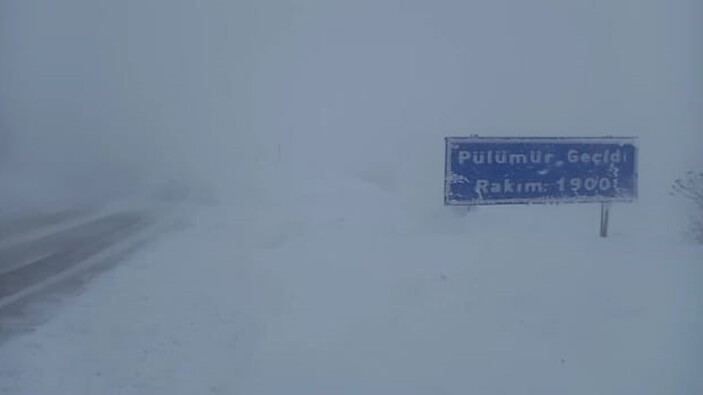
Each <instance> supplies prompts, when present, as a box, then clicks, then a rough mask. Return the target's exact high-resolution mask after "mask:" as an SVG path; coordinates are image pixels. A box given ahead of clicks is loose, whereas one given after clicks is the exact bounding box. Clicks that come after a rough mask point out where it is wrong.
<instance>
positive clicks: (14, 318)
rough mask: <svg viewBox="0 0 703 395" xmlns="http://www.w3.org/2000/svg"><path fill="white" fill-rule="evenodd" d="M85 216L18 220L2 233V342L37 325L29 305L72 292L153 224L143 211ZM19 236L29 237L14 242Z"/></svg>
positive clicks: (130, 248)
mask: <svg viewBox="0 0 703 395" xmlns="http://www.w3.org/2000/svg"><path fill="white" fill-rule="evenodd" d="M85 214H86V213H85V212H80V211H71V212H66V213H60V214H52V215H50V216H45V217H35V218H28V219H27V220H26V221H24V222H23V221H21V220H17V221H14V222H9V223H7V224H5V226H4V227H3V228H2V230H0V340H2V338H3V337H5V336H6V335H7V334H8V332H17V330H18V329H20V328H24V329H25V330H26V329H31V327H32V326H33V325H34V324H36V323H37V320H38V318H39V317H37V316H32V315H31V314H30V313H28V312H29V311H30V310H31V305H32V303H36V302H38V301H41V299H42V298H44V299H47V298H50V297H51V296H52V292H53V293H56V291H57V290H63V291H65V290H67V289H68V290H69V291H75V290H76V289H77V288H78V287H79V285H82V283H84V282H85V280H86V278H89V277H92V276H93V275H94V274H95V273H96V272H98V271H100V270H104V269H105V268H107V267H109V266H110V265H113V264H115V263H117V262H118V261H119V260H121V259H123V258H124V256H125V255H126V254H127V253H129V252H131V251H133V250H134V249H135V248H137V247H138V246H139V245H141V244H143V243H144V240H145V238H146V236H144V234H145V233H146V232H144V231H145V230H146V229H147V228H148V227H149V226H150V225H151V224H152V223H153V216H152V215H150V214H149V213H147V212H144V211H130V212H119V213H112V214H109V215H104V216H95V215H93V216H90V217H87V216H85ZM81 217H83V218H85V219H84V220H80V218H81ZM62 223H63V224H64V226H63V228H62V227H61V225H62ZM0 225H1V224H0ZM10 229H14V230H15V231H14V232H12V231H10ZM42 229H44V231H42ZM47 229H48V231H47ZM22 232H24V233H25V234H27V235H28V236H26V237H19V238H18V237H17V236H18V235H19V234H20V233H22ZM3 237H4V240H3ZM13 239H14V240H13ZM8 240H9V242H8ZM79 283H81V284H79Z"/></svg>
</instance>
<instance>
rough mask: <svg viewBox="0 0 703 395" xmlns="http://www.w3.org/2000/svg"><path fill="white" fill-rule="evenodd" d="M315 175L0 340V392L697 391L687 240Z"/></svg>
mask: <svg viewBox="0 0 703 395" xmlns="http://www.w3.org/2000/svg"><path fill="white" fill-rule="evenodd" d="M318 181H323V180H318ZM324 181H325V182H320V183H318V185H326V186H324V187H311V189H310V190H308V191H307V192H308V193H309V194H305V193H301V194H298V195H299V196H298V198H295V197H294V198H292V199H291V200H290V201H289V202H288V203H289V205H288V206H284V205H281V206H279V207H280V208H279V209H272V208H269V209H268V210H265V211H261V212H249V214H247V215H242V214H241V212H239V211H238V210H235V209H232V208H230V209H228V208H226V207H219V208H208V209H200V210H197V211H194V212H191V213H190V214H188V215H182V216H181V220H182V223H183V225H184V226H183V229H181V230H179V231H177V232H175V233H172V234H169V235H168V236H165V237H164V238H163V239H162V240H161V241H160V242H158V243H157V244H156V245H153V246H151V247H150V248H149V249H148V250H145V251H142V252H141V253H139V254H137V255H136V256H134V257H133V258H131V259H130V260H129V262H126V263H125V264H123V265H121V266H120V267H118V268H116V269H115V270H113V271H110V272H108V273H106V274H104V275H102V276H101V277H99V278H98V279H97V280H96V281H95V282H94V283H93V284H92V285H91V286H90V287H89V289H88V290H87V291H86V292H85V293H84V294H82V295H80V296H79V297H78V298H76V299H74V300H71V301H70V303H66V304H65V306H64V307H62V308H61V310H60V311H59V312H58V313H57V314H56V315H55V318H54V319H53V320H51V321H50V322H48V323H47V324H45V325H44V326H42V327H40V328H38V329H37V330H36V331H35V332H33V333H30V334H27V335H24V336H21V337H16V338H13V339H11V340H10V341H9V342H7V343H6V344H4V345H2V346H1V347H0V390H2V391H4V393H8V394H32V395H35V394H76V395H77V394H282V393H296V394H467V393H470V394H618V395H622V394H633V395H634V394H638V395H640V394H697V393H701V392H703V377H702V376H701V375H700V374H698V372H699V370H700V366H703V353H702V352H701V351H702V350H703V339H701V337H700V333H703V314H701V312H702V311H703V287H701V286H700V279H701V278H703V259H702V257H703V249H702V248H701V247H700V246H694V245H690V244H686V243H683V242H679V241H676V240H677V239H679V237H678V235H677V237H671V238H666V237H661V235H659V234H656V232H652V231H648V230H647V226H643V225H649V223H648V221H646V220H640V222H639V223H631V222H628V221H627V219H628V218H627V215H629V214H627V213H628V207H627V206H616V207H615V210H614V219H613V229H612V230H613V232H612V236H611V237H610V238H608V239H600V238H598V237H597V228H598V207H597V206H596V205H566V206H517V207H485V208H480V209H478V210H476V211H474V212H472V213H469V214H466V213H465V212H463V211H462V210H459V209H449V208H442V207H441V206H438V207H437V208H436V210H425V211H420V212H413V211H412V210H410V209H409V208H408V207H407V206H403V205H402V204H398V203H397V201H396V200H394V196H393V195H392V194H390V193H388V192H387V191H383V190H381V189H379V188H377V186H375V185H373V184H370V183H368V182H364V181H359V180H354V179H346V180H340V179H327V180H324ZM304 202H305V203H304ZM635 206H637V204H635ZM630 209H631V210H634V211H638V212H641V210H635V209H636V207H634V208H633V207H631V206H630ZM618 214H620V216H618ZM672 234H675V232H672Z"/></svg>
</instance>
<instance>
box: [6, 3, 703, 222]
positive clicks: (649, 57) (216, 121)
mask: <svg viewBox="0 0 703 395" xmlns="http://www.w3.org/2000/svg"><path fill="white" fill-rule="evenodd" d="M702 8H703V6H701V3H700V2H698V1H695V0H676V1H663V0H642V1H636V2H635V1H626V0H619V1H596V2H593V1H548V0H539V1H533V2H523V1H506V0H501V1H495V0H491V1H488V0H486V1H435V2H421V1H387V0H374V1H371V0H359V1H353V2H351V1H323V0H301V1H253V0H250V1H224V0H201V1H188V0H146V1H144V0H120V1H107V0H100V1H98V0H63V1H60V2H58V1H54V0H23V1H19V0H0V40H2V41H0V59H1V62H0V132H1V133H2V134H1V135H0V136H1V138H2V142H1V143H2V151H1V152H2V158H1V162H0V163H1V165H2V172H1V173H0V174H2V178H3V182H2V184H3V188H2V191H1V193H2V200H3V201H4V202H5V204H6V206H7V207H12V206H13V205H15V206H17V205H26V204H28V203H31V204H36V205H52V204H54V205H55V204H61V205H70V204H74V203H75V202H86V201H91V202H92V201H105V200H110V199H116V198H121V197H124V196H132V195H148V196H150V194H153V193H154V192H153V191H154V190H158V189H159V188H163V185H165V184H168V183H174V182H175V183H177V184H178V185H188V186H189V187H190V188H193V189H196V190H198V191H207V195H208V196H215V197H217V199H218V201H220V202H236V203H237V204H240V203H241V204H251V203H252V202H266V201H272V202H274V203H276V202H277V203H283V202H285V201H286V196H288V194H289V193H290V192H291V190H295V189H296V188H297V189H300V188H305V185H306V184H307V183H309V182H313V183H314V182H315V180H318V179H319V180H323V179H324V178H325V177H334V176H337V175H339V174H345V175H351V176H352V177H358V178H361V179H364V180H368V181H369V182H372V183H376V184H378V185H379V186H380V187H383V188H387V189H388V190H389V191H391V192H393V193H395V194H396V195H397V198H398V200H399V202H402V203H407V204H408V207H412V208H413V209H422V208H430V207H434V206H438V205H440V204H441V183H442V180H441V177H442V176H441V174H442V166H443V159H442V155H443V141H442V138H443V137H444V136H447V135H468V134H480V135H494V136H499V135H525V136H528V135H540V136H562V135H563V136H581V135H586V136H601V135H627V136H638V137H640V149H641V161H640V185H641V187H640V188H641V191H640V192H641V196H640V197H641V199H640V204H642V205H643V206H645V207H644V210H645V211H650V210H651V207H652V205H655V204H656V205H663V204H664V202H665V200H664V199H665V196H666V194H667V192H668V184H669V183H670V182H671V181H672V180H673V179H674V178H675V177H677V176H678V175H679V174H680V173H681V171H683V170H684V169H691V168H700V166H701V165H703V163H701V159H700V155H699V154H698V151H699V150H700V148H701V147H703V133H702V132H701V129H702V128H701V127H702V126H703V119H702V118H701V117H702V116H701V114H700V111H698V109H700V108H701V97H702V96H701V89H703V84H702V77H701V74H700V70H701V69H702V66H703V64H702V63H703V62H702V60H703V54H702V53H701V51H702V49H701V46H700V45H699V37H700V33H701V32H700V27H699V26H700V19H701V15H702V14H701V11H702ZM269 199H271V200H269ZM647 207H649V208H647Z"/></svg>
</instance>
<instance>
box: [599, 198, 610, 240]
mask: <svg viewBox="0 0 703 395" xmlns="http://www.w3.org/2000/svg"><path fill="white" fill-rule="evenodd" d="M609 216H610V203H601V204H600V237H608V220H609V218H608V217H609Z"/></svg>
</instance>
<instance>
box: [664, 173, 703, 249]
mask: <svg viewBox="0 0 703 395" xmlns="http://www.w3.org/2000/svg"><path fill="white" fill-rule="evenodd" d="M671 188H672V190H673V191H672V194H675V195H679V196H683V197H685V198H688V199H690V200H691V201H692V202H693V203H694V205H695V212H694V213H693V215H692V217H691V219H692V223H691V235H692V236H693V238H694V239H695V240H697V241H698V242H700V243H703V172H695V171H689V172H686V175H685V176H684V177H683V178H679V179H678V180H676V181H674V184H673V185H672V186H671Z"/></svg>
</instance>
